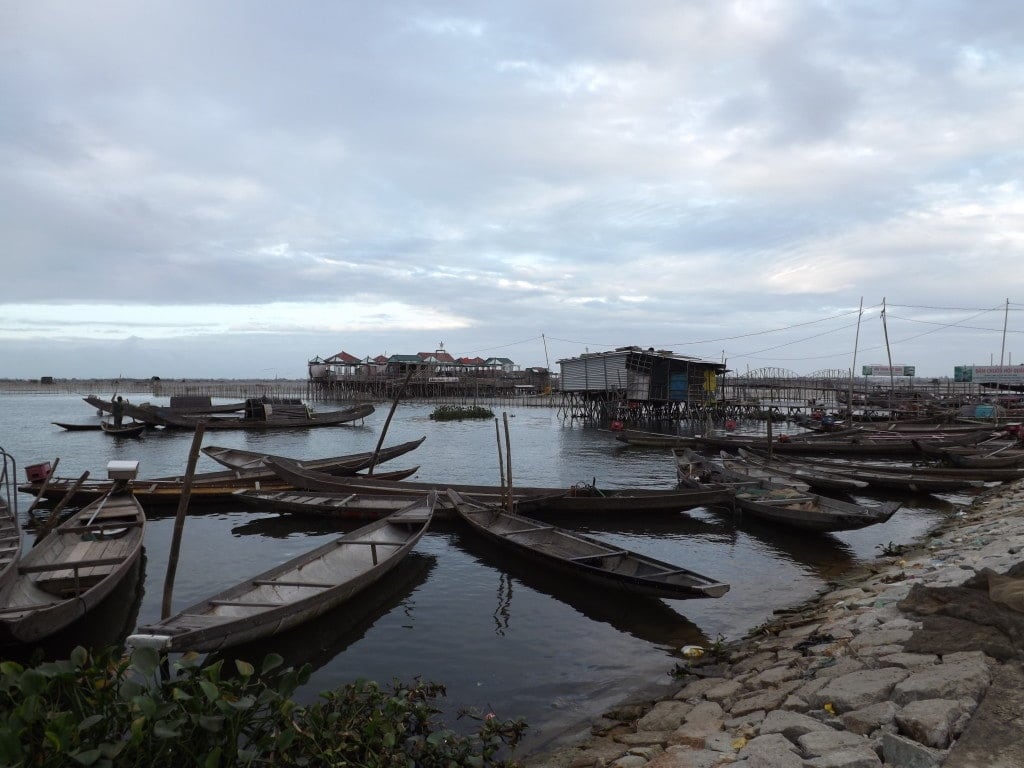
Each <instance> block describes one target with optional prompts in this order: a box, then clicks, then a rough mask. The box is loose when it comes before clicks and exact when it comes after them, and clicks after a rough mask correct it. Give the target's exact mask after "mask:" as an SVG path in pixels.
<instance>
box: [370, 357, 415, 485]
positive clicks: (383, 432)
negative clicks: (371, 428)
mask: <svg viewBox="0 0 1024 768" xmlns="http://www.w3.org/2000/svg"><path fill="white" fill-rule="evenodd" d="M415 371H416V369H415V368H412V367H410V368H409V373H408V374H406V377H405V381H403V382H402V386H400V387H399V388H398V391H397V392H396V393H395V398H394V400H392V401H391V410H389V411H388V417H387V418H386V419H384V426H383V427H382V428H381V430H380V437H379V438H378V440H377V447H376V448H374V449H373V457H372V458H371V459H370V467H369V468H368V469H367V470H366V474H367V475H373V468H374V467H375V466H377V456H379V455H380V448H381V446H382V445H384V436H385V435H386V434H387V433H388V427H389V426H391V417H392V416H394V415H395V409H396V408H397V407H398V401H399V400H401V399H402V395H403V394H404V392H405V387H406V385H407V384H408V383H409V379H411V378H412V375H413V373H414V372H415Z"/></svg>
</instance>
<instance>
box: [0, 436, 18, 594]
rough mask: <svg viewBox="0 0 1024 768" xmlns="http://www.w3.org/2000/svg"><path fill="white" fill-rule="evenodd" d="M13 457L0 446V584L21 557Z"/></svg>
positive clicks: (13, 569)
mask: <svg viewBox="0 0 1024 768" xmlns="http://www.w3.org/2000/svg"><path fill="white" fill-rule="evenodd" d="M16 472H17V469H16V463H15V461H14V457H13V456H11V454H9V453H8V452H7V451H5V450H4V449H3V448H0V585H2V584H4V583H6V582H7V580H8V579H9V578H10V577H11V574H13V573H15V572H16V570H17V569H16V568H15V565H17V563H18V561H19V560H20V559H21V521H20V520H19V519H18V494H17V493H15V491H16V489H15V487H14V476H15V473H16Z"/></svg>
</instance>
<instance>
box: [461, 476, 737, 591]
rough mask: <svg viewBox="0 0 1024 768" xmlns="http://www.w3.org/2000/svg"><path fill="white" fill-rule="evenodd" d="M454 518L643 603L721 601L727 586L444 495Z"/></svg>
mask: <svg viewBox="0 0 1024 768" xmlns="http://www.w3.org/2000/svg"><path fill="white" fill-rule="evenodd" d="M448 497H449V498H450V499H451V502H452V504H453V505H454V507H455V510H456V512H457V513H458V514H459V516H460V517H461V518H462V519H463V520H465V521H466V523H468V524H469V525H470V527H471V528H472V529H473V530H474V531H476V532H477V533H479V534H480V535H481V536H483V537H484V538H486V539H488V540H489V541H493V542H495V543H500V544H502V545H503V546H505V547H506V548H509V549H511V550H512V551H514V552H516V553H518V554H520V555H521V556H523V557H525V558H527V559H529V560H531V561H534V562H536V563H538V564H540V565H544V566H547V567H549V568H552V569H555V570H558V571H559V572H561V573H563V574H565V575H566V576H570V577H574V578H579V579H583V580H585V581H588V582H591V583H594V584H597V585H599V586H602V587H607V588H610V589H612V590H615V591H619V592H628V593H631V594H637V595H646V596H649V597H660V598H669V599H676V600H680V599H687V598H698V597H721V596H722V595H724V594H725V593H726V592H728V591H729V585H728V584H723V583H721V582H718V581H715V580H714V579H711V578H708V577H707V576H702V575H701V574H699V573H695V572H694V571H691V570H688V569H686V568H680V567H678V566H676V565H672V564H670V563H665V562H662V561H660V560H655V559H654V558H651V557H647V556H646V555H642V554H639V553H637V552H631V551H629V550H626V549H623V548H621V547H618V546H615V545H612V544H605V543H604V542H602V541H599V540H597V539H594V538H591V537H589V536H584V535H582V534H579V533H574V532H572V531H568V530H566V529H564V528H557V527H555V526H553V525H549V524H547V523H542V522H539V521H537V520H532V519H530V518H528V517H522V516H521V515H513V514H509V513H508V512H506V511H504V510H503V509H502V508H501V507H498V506H496V505H493V504H479V503H476V502H472V501H469V500H468V499H467V498H465V497H463V496H461V495H459V493H458V492H456V491H452V490H449V491H448Z"/></svg>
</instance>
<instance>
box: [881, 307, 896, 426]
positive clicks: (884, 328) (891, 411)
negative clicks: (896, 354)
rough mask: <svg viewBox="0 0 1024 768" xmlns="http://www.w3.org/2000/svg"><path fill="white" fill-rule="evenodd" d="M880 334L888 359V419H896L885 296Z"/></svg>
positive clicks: (894, 385) (894, 380)
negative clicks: (883, 335)
mask: <svg viewBox="0 0 1024 768" xmlns="http://www.w3.org/2000/svg"><path fill="white" fill-rule="evenodd" d="M882 332H883V333H884V334H885V354H886V356H887V357H888V358H889V417H890V418H892V419H895V418H896V414H895V410H896V402H895V401H896V379H895V375H894V374H893V370H892V351H891V350H890V349H889V328H888V326H886V323H885V296H883V297H882Z"/></svg>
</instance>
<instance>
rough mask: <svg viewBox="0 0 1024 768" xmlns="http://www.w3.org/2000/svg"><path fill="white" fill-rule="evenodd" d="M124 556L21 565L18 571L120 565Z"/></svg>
mask: <svg viewBox="0 0 1024 768" xmlns="http://www.w3.org/2000/svg"><path fill="white" fill-rule="evenodd" d="M123 562H124V558H123V557H94V558H92V559H90V560H62V561H60V562H56V563H36V564H30V565H19V566H18V573H46V572H48V571H73V570H75V569H78V568H95V567H98V566H102V565H120V564H121V563H123Z"/></svg>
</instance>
